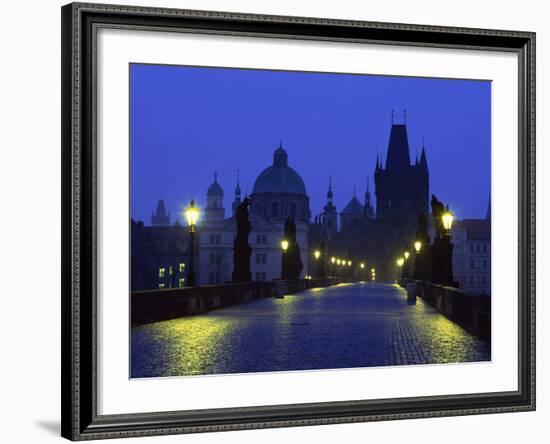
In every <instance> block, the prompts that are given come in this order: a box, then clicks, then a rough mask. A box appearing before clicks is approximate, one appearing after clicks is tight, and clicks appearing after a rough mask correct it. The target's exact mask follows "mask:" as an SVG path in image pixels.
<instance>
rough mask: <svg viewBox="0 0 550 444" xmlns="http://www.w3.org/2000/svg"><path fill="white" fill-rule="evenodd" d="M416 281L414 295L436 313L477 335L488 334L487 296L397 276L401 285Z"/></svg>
mask: <svg viewBox="0 0 550 444" xmlns="http://www.w3.org/2000/svg"><path fill="white" fill-rule="evenodd" d="M411 284H416V291H415V292H416V296H418V297H421V298H422V299H424V300H425V301H426V302H427V303H428V304H430V305H431V306H432V307H434V308H435V309H436V310H437V311H438V312H439V313H441V314H443V315H445V316H446V317H447V318H448V319H450V320H451V321H453V322H456V323H457V324H458V325H460V326H461V327H462V328H464V329H465V330H467V331H468V332H470V333H472V334H475V335H477V336H479V337H481V338H484V339H488V338H490V337H491V297H490V296H485V295H478V294H473V293H468V292H465V291H463V290H460V289H458V288H454V287H445V286H443V285H437V284H433V283H431V282H425V281H413V280H407V279H401V280H400V281H399V285H401V286H402V287H404V288H407V287H409V289H410V285H411Z"/></svg>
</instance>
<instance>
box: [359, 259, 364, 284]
mask: <svg viewBox="0 0 550 444" xmlns="http://www.w3.org/2000/svg"><path fill="white" fill-rule="evenodd" d="M359 268H360V269H361V280H363V275H364V273H365V263H364V262H361V263H360V264H359Z"/></svg>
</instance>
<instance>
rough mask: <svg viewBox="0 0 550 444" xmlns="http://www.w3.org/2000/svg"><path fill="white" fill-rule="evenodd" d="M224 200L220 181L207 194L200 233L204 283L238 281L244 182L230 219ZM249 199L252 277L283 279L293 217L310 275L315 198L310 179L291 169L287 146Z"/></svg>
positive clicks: (276, 154) (200, 276) (258, 180)
mask: <svg viewBox="0 0 550 444" xmlns="http://www.w3.org/2000/svg"><path fill="white" fill-rule="evenodd" d="M223 198H224V192H223V189H222V188H221V186H220V185H219V184H218V182H217V177H214V182H213V183H212V184H211V185H210V187H209V188H208V191H207V206H206V208H205V211H204V220H203V221H202V222H201V223H200V227H199V230H198V237H199V267H198V269H199V272H198V282H199V284H200V285H207V284H220V283H224V282H230V281H231V278H232V272H233V241H234V238H235V236H236V233H237V223H236V219H235V210H236V208H237V207H238V205H239V204H240V203H241V190H240V184H239V182H238V179H237V186H236V188H235V198H234V200H233V203H232V205H231V207H232V214H231V216H229V217H225V209H224V202H223ZM249 199H250V208H249V219H250V224H251V227H252V228H251V232H250V236H249V244H250V246H251V247H252V256H251V259H250V262H251V263H250V268H251V273H252V279H253V280H257V281H265V280H273V279H279V278H280V277H281V265H282V258H281V241H282V239H283V237H284V224H285V220H286V218H287V217H291V218H293V219H294V221H295V223H296V235H297V241H298V244H299V246H300V250H301V256H302V263H303V264H304V270H302V276H305V274H306V273H307V261H306V259H307V251H308V225H309V219H310V217H311V215H310V210H309V197H308V195H307V192H306V187H305V184H304V181H303V180H302V178H301V177H300V175H299V174H298V173H297V172H296V171H295V170H294V169H292V168H291V167H290V166H289V165H288V154H287V152H286V151H285V150H284V149H283V147H282V146H279V148H277V149H276V150H275V152H274V154H273V163H272V165H270V166H268V167H267V168H265V169H264V170H263V171H262V172H261V173H260V174H259V176H258V177H257V178H256V180H255V182H254V186H253V188H252V193H251V194H250V196H249Z"/></svg>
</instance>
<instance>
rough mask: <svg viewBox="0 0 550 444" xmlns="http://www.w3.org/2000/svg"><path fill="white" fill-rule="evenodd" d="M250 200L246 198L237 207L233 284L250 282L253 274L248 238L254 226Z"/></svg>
mask: <svg viewBox="0 0 550 444" xmlns="http://www.w3.org/2000/svg"><path fill="white" fill-rule="evenodd" d="M249 205H250V199H249V198H248V197H246V198H245V199H244V200H243V202H242V203H241V204H240V205H239V206H238V207H237V211H236V219H237V235H236V236H235V240H234V241H233V276H232V281H233V282H250V281H251V280H252V273H251V272H250V255H251V254H252V248H251V247H250V245H249V244H248V236H249V234H250V230H251V229H252V226H251V225H250V221H249V220H248V207H249Z"/></svg>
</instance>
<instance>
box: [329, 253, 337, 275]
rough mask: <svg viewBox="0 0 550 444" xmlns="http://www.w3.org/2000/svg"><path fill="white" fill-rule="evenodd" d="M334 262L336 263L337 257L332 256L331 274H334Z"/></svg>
mask: <svg viewBox="0 0 550 444" xmlns="http://www.w3.org/2000/svg"><path fill="white" fill-rule="evenodd" d="M334 264H336V258H335V257H334V256H332V257H331V258H330V269H331V272H332V273H331V274H332V276H334Z"/></svg>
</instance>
